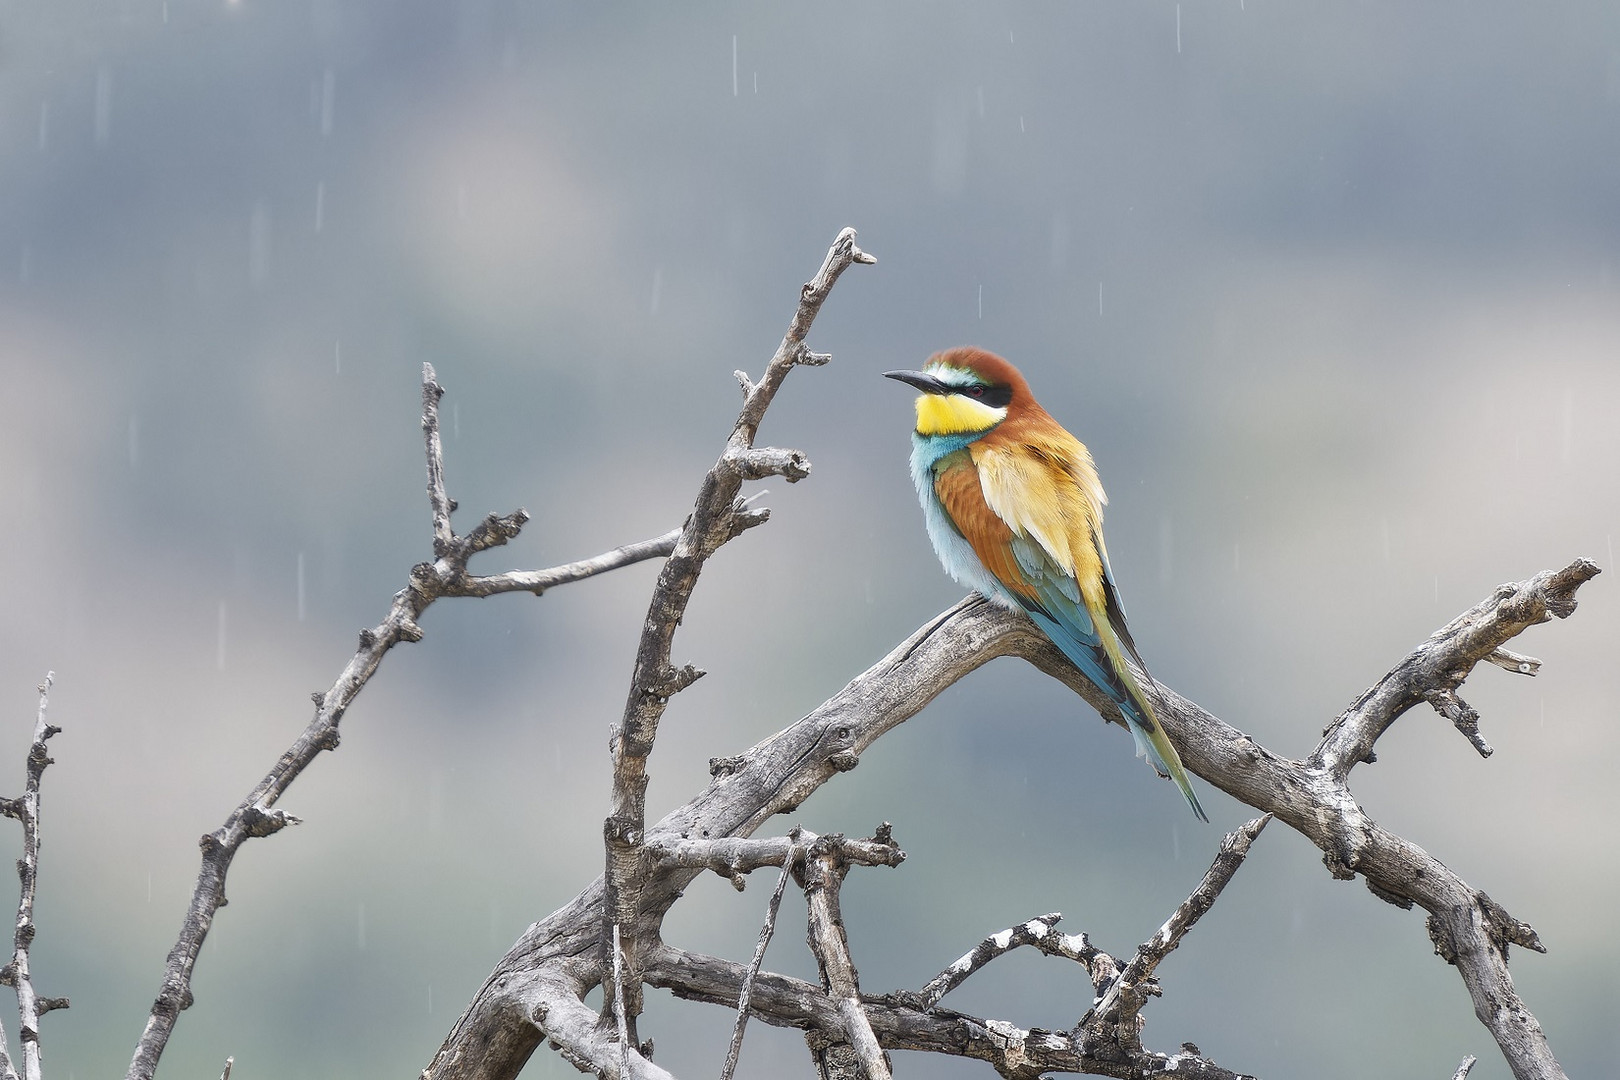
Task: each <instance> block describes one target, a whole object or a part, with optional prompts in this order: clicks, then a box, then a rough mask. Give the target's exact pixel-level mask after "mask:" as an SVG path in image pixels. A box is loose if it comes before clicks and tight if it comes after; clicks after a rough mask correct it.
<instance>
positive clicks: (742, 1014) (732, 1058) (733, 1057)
mask: <svg viewBox="0 0 1620 1080" xmlns="http://www.w3.org/2000/svg"><path fill="white" fill-rule="evenodd" d="M788 837H789V840H790V843H789V844H788V850H787V854H786V855H785V856H783V858H782V874H781V876H780V877H778V878H777V879H776V891H775V892H773V893H772V894H771V902H770V904H769V905H767V906H766V908H765V925H764V926H762V927H760V928H759V942H758V943H757V944H756V945H755V946H754V958H753V960H751V961H750V962H749V964H748V970H747V972H745V973H744V975H743V980H742V989H741V990H739V991H738V992H737V1023H736V1025H735V1026H734V1027H733V1028H732V1029H731V1045H730V1046H728V1047H727V1048H726V1063H725V1065H724V1066H723V1067H722V1068H721V1069H720V1080H731V1077H732V1074H733V1073H735V1072H736V1071H737V1058H738V1057H739V1056H740V1055H741V1054H742V1044H743V1030H744V1029H745V1028H747V1027H748V1006H749V1001H750V1000H751V999H752V997H753V993H754V979H755V978H757V977H758V975H759V965H760V964H762V963H763V962H764V961H765V947H766V946H767V945H769V944H770V943H771V935H772V934H774V933H776V913H777V911H778V910H779V909H780V908H781V907H782V894H783V893H785V892H786V891H787V883H788V878H790V877H792V876H793V863H794V860H795V859H796V858H797V856H798V855H799V848H798V844H797V841H798V837H799V830H798V829H794V830H793V831H792V832H791V833H789V834H788Z"/></svg>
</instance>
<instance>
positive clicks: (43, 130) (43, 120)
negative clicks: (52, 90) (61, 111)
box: [39, 101, 51, 150]
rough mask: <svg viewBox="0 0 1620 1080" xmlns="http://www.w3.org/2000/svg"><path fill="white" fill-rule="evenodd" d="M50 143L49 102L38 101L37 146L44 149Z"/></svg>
mask: <svg viewBox="0 0 1620 1080" xmlns="http://www.w3.org/2000/svg"><path fill="white" fill-rule="evenodd" d="M50 145H51V103H50V102H48V101H42V102H40V103H39V148H40V149H41V150H45V149H46V148H48V147H49V146H50Z"/></svg>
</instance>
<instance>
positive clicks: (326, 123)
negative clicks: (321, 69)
mask: <svg viewBox="0 0 1620 1080" xmlns="http://www.w3.org/2000/svg"><path fill="white" fill-rule="evenodd" d="M336 104H337V76H335V75H333V74H332V69H331V68H327V69H326V71H325V73H324V74H322V76H321V137H322V138H326V137H327V136H330V135H331V134H332V110H333V108H334V107H335V106H336Z"/></svg>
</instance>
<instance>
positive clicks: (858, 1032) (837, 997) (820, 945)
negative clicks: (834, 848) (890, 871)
mask: <svg viewBox="0 0 1620 1080" xmlns="http://www.w3.org/2000/svg"><path fill="white" fill-rule="evenodd" d="M804 878H805V881H804V895H805V899H806V900H807V901H808V902H809V908H810V951H811V952H812V953H814V954H815V957H816V966H817V967H818V968H820V969H821V983H822V985H823V986H824V987H825V988H826V990H827V994H828V996H829V997H831V998H832V1000H833V1005H834V1007H835V1008H836V1009H837V1010H838V1024H839V1028H840V1029H841V1034H842V1041H845V1042H847V1043H849V1045H850V1046H851V1047H852V1048H853V1049H854V1051H855V1054H856V1056H857V1057H858V1058H859V1060H860V1063H861V1067H862V1069H864V1070H865V1072H866V1077H867V1080H889V1075H890V1074H889V1062H888V1059H887V1058H886V1057H885V1056H884V1054H883V1049H882V1047H880V1046H879V1045H878V1041H877V1035H876V1034H874V1033H873V1031H872V1022H871V1021H870V1020H868V1019H867V1017H866V1012H865V1010H864V1009H862V1008H861V987H860V979H859V976H858V975H857V973H856V971H855V963H854V961H853V960H851V959H850V955H849V939H848V938H847V937H846V936H845V935H844V916H843V912H842V911H841V910H840V909H839V903H838V894H839V891H840V886H841V885H842V884H843V880H844V867H843V866H841V865H840V864H839V862H838V859H837V856H835V855H833V854H832V853H831V852H830V851H828V850H826V849H825V848H824V847H822V846H821V845H820V844H817V845H814V846H812V848H811V851H810V854H809V855H808V856H807V857H806V858H805V863H804Z"/></svg>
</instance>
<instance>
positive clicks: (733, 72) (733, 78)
mask: <svg viewBox="0 0 1620 1080" xmlns="http://www.w3.org/2000/svg"><path fill="white" fill-rule="evenodd" d="M731 96H732V97H736V96H737V35H736V34H732V35H731Z"/></svg>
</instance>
